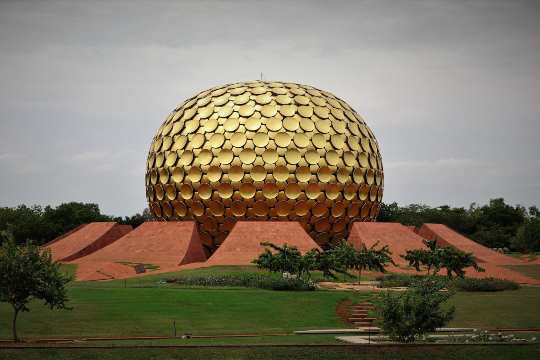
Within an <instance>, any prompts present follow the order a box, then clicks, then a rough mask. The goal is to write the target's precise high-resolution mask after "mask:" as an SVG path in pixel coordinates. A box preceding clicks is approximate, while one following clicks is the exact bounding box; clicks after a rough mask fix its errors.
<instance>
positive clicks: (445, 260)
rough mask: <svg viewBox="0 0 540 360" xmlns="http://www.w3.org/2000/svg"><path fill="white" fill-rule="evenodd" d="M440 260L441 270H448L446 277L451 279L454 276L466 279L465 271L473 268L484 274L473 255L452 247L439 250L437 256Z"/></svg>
mask: <svg viewBox="0 0 540 360" xmlns="http://www.w3.org/2000/svg"><path fill="white" fill-rule="evenodd" d="M436 256H439V259H440V267H441V269H445V270H446V275H447V276H448V278H449V279H451V278H452V277H453V276H454V275H456V276H457V277H460V278H463V277H465V269H466V268H468V267H472V268H473V269H474V270H476V271H478V272H483V271H484V269H483V268H481V267H480V266H479V265H478V263H477V262H476V259H475V258H474V256H473V254H472V253H466V252H463V251H461V250H459V249H456V248H454V247H451V246H447V247H442V248H438V251H437V255H436Z"/></svg>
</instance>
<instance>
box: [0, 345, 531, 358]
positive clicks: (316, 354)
mask: <svg viewBox="0 0 540 360" xmlns="http://www.w3.org/2000/svg"><path fill="white" fill-rule="evenodd" d="M429 358H432V359H448V360H450V359H452V360H457V359H467V360H477V359H478V360H485V359H490V360H502V359H512V360H520V359H538V358H540V345H525V346H522V345H521V346H520V345H503V346H459V345H457V346H452V347H448V346H421V347H416V346H400V347H366V346H362V347H349V346H340V347H331V348H328V347H301V346H297V347H251V348H183V349H166V348H161V349H160V348H150V349H149V348H143V349H15V350H0V359H2V360H3V359H6V360H7V359H10V360H17V359H24V360H48V359H63V360H86V359H88V360H94V359H100V360H112V359H130V360H139V359H141V360H147V359H204V360H212V359H256V360H261V359H296V360H299V359H336V360H345V359H356V360H364V359H365V360H372V359H383V360H399V359H408V360H413V359H418V360H424V359H429Z"/></svg>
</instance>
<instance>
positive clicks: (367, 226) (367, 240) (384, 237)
mask: <svg viewBox="0 0 540 360" xmlns="http://www.w3.org/2000/svg"><path fill="white" fill-rule="evenodd" d="M348 241H349V242H350V243H351V244H353V245H354V247H356V248H358V247H360V246H361V245H362V244H364V245H366V247H368V248H369V247H371V246H373V245H375V244H377V243H378V246H384V245H388V247H389V249H390V251H391V252H392V260H394V262H395V263H396V264H398V265H406V264H408V262H407V261H406V260H404V259H403V258H402V257H401V255H405V254H406V253H407V250H412V249H422V248H425V246H424V244H423V243H422V238H421V237H420V236H418V235H417V234H415V233H414V232H413V230H412V229H411V228H409V227H407V226H404V225H401V224H400V223H386V222H378V223H375V222H356V223H354V224H353V226H352V229H351V233H350V235H349V239H348Z"/></svg>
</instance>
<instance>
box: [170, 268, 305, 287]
mask: <svg viewBox="0 0 540 360" xmlns="http://www.w3.org/2000/svg"><path fill="white" fill-rule="evenodd" d="M166 282H167V283H174V284H178V285H185V286H207V287H213V286H223V287H227V286H239V287H248V288H259V289H268V290H293V291H311V290H315V285H314V284H313V282H311V281H306V280H304V279H302V278H294V277H289V278H285V277H283V276H280V275H268V274H260V273H250V272H242V273H237V274H224V275H187V276H180V277H176V278H170V279H166Z"/></svg>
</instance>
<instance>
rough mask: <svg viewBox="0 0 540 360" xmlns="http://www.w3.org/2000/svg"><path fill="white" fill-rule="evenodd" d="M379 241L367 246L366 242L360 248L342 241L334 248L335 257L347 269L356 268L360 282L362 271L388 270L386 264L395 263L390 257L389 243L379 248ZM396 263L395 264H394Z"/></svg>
mask: <svg viewBox="0 0 540 360" xmlns="http://www.w3.org/2000/svg"><path fill="white" fill-rule="evenodd" d="M377 246H378V243H375V244H373V246H371V247H369V248H367V247H366V246H365V245H364V244H362V246H361V247H360V249H356V248H355V247H354V246H352V245H351V244H349V243H347V242H341V243H340V244H338V245H337V246H336V247H334V248H333V249H332V251H333V253H334V257H335V261H336V262H337V263H338V264H341V265H342V266H343V268H345V269H354V270H356V271H357V273H358V283H360V278H361V276H362V271H364V270H371V271H380V272H386V266H387V265H388V264H389V263H390V264H394V262H393V261H392V258H391V257H390V255H391V252H390V250H389V249H388V245H385V246H383V247H381V248H377ZM394 265H395V264H394Z"/></svg>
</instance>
